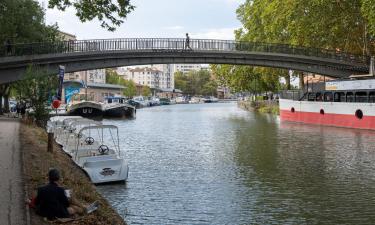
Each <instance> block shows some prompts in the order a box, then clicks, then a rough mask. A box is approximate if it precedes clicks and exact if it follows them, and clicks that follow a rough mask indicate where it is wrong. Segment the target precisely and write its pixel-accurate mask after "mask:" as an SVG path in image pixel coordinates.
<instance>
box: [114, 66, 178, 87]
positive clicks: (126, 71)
mask: <svg viewBox="0 0 375 225" xmlns="http://www.w3.org/2000/svg"><path fill="white" fill-rule="evenodd" d="M164 67H166V70H167V69H168V68H167V65H162V67H161V68H160V67H159V68H158V67H155V66H154V67H149V66H145V67H136V68H131V67H120V68H118V69H117V73H118V74H119V75H120V76H122V77H123V78H124V79H126V80H132V81H134V83H136V84H137V85H143V86H148V87H150V88H155V89H156V88H174V79H173V76H172V74H171V73H170V71H168V72H164V71H163V70H164ZM160 69H163V70H160Z"/></svg>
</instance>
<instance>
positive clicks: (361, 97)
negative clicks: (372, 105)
mask: <svg viewBox="0 0 375 225" xmlns="http://www.w3.org/2000/svg"><path fill="white" fill-rule="evenodd" d="M355 101H356V102H367V92H356V93H355Z"/></svg>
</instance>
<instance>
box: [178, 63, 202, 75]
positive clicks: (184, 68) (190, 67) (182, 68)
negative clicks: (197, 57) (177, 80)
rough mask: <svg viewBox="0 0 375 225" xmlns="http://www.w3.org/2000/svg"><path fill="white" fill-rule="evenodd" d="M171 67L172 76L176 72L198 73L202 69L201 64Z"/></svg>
mask: <svg viewBox="0 0 375 225" xmlns="http://www.w3.org/2000/svg"><path fill="white" fill-rule="evenodd" d="M171 66H172V72H173V74H174V73H176V72H182V73H189V72H190V71H199V70H201V69H202V65H201V64H173V65H171Z"/></svg>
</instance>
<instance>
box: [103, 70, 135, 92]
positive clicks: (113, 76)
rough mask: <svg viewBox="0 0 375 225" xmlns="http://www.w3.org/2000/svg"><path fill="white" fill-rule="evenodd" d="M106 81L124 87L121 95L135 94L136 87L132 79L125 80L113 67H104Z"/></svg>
mask: <svg viewBox="0 0 375 225" xmlns="http://www.w3.org/2000/svg"><path fill="white" fill-rule="evenodd" d="M105 73H106V78H105V79H106V83H108V84H118V85H122V86H124V87H125V89H124V91H123V95H124V96H127V97H130V98H131V97H133V96H135V95H136V94H137V87H136V85H135V83H134V81H132V80H125V79H124V78H123V77H121V76H120V75H118V73H117V72H116V71H115V70H113V69H106V71H105Z"/></svg>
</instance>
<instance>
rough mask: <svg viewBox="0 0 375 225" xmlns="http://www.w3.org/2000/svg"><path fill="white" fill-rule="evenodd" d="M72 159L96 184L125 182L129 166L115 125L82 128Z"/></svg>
mask: <svg viewBox="0 0 375 225" xmlns="http://www.w3.org/2000/svg"><path fill="white" fill-rule="evenodd" d="M77 137H78V138H77V139H76V145H75V146H76V149H75V150H74V153H73V154H72V159H73V160H74V161H75V163H76V164H77V165H78V166H80V167H81V168H82V169H83V170H84V171H85V172H86V173H87V174H88V176H89V177H90V179H91V181H92V182H93V183H94V184H99V183H108V182H119V181H125V180H126V179H127V178H128V170H129V169H128V164H127V162H126V161H125V158H124V153H123V152H121V150H120V144H119V135H118V128H117V127H116V126H113V125H101V126H90V127H84V128H82V129H81V130H80V131H79V132H78V135H77Z"/></svg>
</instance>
